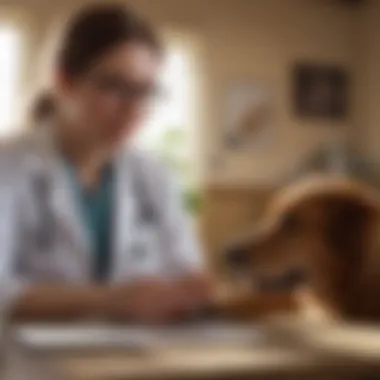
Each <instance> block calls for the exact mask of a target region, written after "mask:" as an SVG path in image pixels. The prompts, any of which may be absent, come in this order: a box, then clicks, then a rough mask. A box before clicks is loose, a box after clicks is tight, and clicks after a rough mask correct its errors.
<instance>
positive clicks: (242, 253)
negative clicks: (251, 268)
mask: <svg viewBox="0 0 380 380" xmlns="http://www.w3.org/2000/svg"><path fill="white" fill-rule="evenodd" d="M248 260H249V252H248V249H247V248H246V247H243V246H234V247H229V248H228V249H227V250H226V262H227V264H228V265H230V266H232V267H234V268H236V267H243V266H244V265H246V264H248Z"/></svg>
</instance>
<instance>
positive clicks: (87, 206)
mask: <svg viewBox="0 0 380 380" xmlns="http://www.w3.org/2000/svg"><path fill="white" fill-rule="evenodd" d="M66 167H67V172H68V175H69V178H70V181H71V184H72V187H73V190H74V193H75V196H76V200H77V202H78V206H79V207H78V209H79V212H80V214H81V219H82V221H83V223H84V226H85V229H86V231H87V234H88V238H89V242H90V244H91V248H92V253H93V266H92V275H93V279H94V280H95V281H99V282H101V281H104V280H106V279H107V277H108V274H109V270H110V265H111V240H112V239H111V233H112V212H113V198H114V197H113V190H114V175H113V166H112V165H111V164H108V165H106V166H105V167H104V169H103V170H102V173H101V176H100V180H99V183H98V186H97V187H96V188H93V189H85V188H84V187H83V185H82V183H81V181H80V179H79V178H78V175H77V172H76V170H75V168H74V167H73V166H72V165H71V164H70V163H66Z"/></svg>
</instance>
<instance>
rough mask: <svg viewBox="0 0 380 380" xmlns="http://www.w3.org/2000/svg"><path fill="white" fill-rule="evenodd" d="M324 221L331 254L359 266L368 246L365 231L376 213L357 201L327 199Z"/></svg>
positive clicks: (369, 206) (366, 232)
mask: <svg viewBox="0 0 380 380" xmlns="http://www.w3.org/2000/svg"><path fill="white" fill-rule="evenodd" d="M324 207H326V213H325V215H326V216H327V220H326V221H325V226H326V231H325V236H326V239H327V244H328V245H329V246H330V247H331V248H332V251H333V252H334V253H335V254H336V255H338V256H339V258H342V259H344V260H346V261H350V263H355V264H357V265H359V264H360V263H361V261H362V259H363V253H364V252H365V251H366V245H367V243H368V241H367V240H368V237H369V234H368V231H369V228H370V225H371V223H372V220H373V219H374V214H375V210H374V208H373V206H371V205H370V204H367V203H366V202H365V201H362V200H360V199H355V198H351V199H330V200H327V201H326V202H325V204H324Z"/></svg>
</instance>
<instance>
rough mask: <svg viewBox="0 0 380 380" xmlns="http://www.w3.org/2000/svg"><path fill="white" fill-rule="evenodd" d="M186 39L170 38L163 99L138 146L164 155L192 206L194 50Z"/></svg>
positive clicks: (194, 171)
mask: <svg viewBox="0 0 380 380" xmlns="http://www.w3.org/2000/svg"><path fill="white" fill-rule="evenodd" d="M186 41H187V40H186V39H184V38H177V39H175V38H173V39H169V43H168V46H167V56H166V61H165V64H164V67H163V71H162V75H161V80H162V87H163V88H164V98H163V99H162V100H161V101H160V102H159V103H158V104H157V105H156V106H155V108H154V110H153V112H152V114H151V117H150V118H149V120H148V122H147V124H146V125H145V126H144V128H143V129H142V132H141V134H140V136H139V137H138V145H139V146H140V147H143V148H144V149H147V150H150V151H153V152H154V153H155V154H158V155H159V156H161V157H162V158H163V159H164V160H166V161H167V162H168V163H169V165H170V166H171V167H172V169H174V171H175V172H176V174H177V175H178V178H179V179H180V181H181V184H182V187H183V189H184V192H185V195H186V201H187V202H188V203H189V207H191V208H194V207H196V206H195V203H198V202H197V200H196V198H197V196H196V194H195V192H196V188H197V183H196V182H197V181H196V175H195V173H196V160H195V154H194V151H193V149H192V148H193V145H194V133H193V132H194V127H195V123H194V114H196V112H195V111H196V110H195V108H196V107H195V104H196V102H195V99H194V97H195V87H196V86H195V82H196V81H195V80H194V79H195V78H194V72H195V68H194V66H193V63H194V50H193V49H192V44H190V43H186Z"/></svg>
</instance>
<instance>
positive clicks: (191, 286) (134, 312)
mask: <svg viewBox="0 0 380 380" xmlns="http://www.w3.org/2000/svg"><path fill="white" fill-rule="evenodd" d="M208 293H209V290H208V284H207V283H206V281H205V280H204V279H203V278H201V277H198V276H188V277H185V278H181V279H173V280H164V279H157V278H148V279H144V280H140V281H138V282H136V283H134V284H128V285H122V286H118V287H115V288H114V289H113V290H112V291H111V297H110V306H109V315H110V317H111V318H114V319H118V320H132V321H136V322H143V323H169V322H175V321H178V320H181V319H186V317H187V316H189V315H190V314H191V313H193V312H194V311H196V310H197V309H199V308H202V307H203V306H204V304H205V303H206V302H207V299H208Z"/></svg>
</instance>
